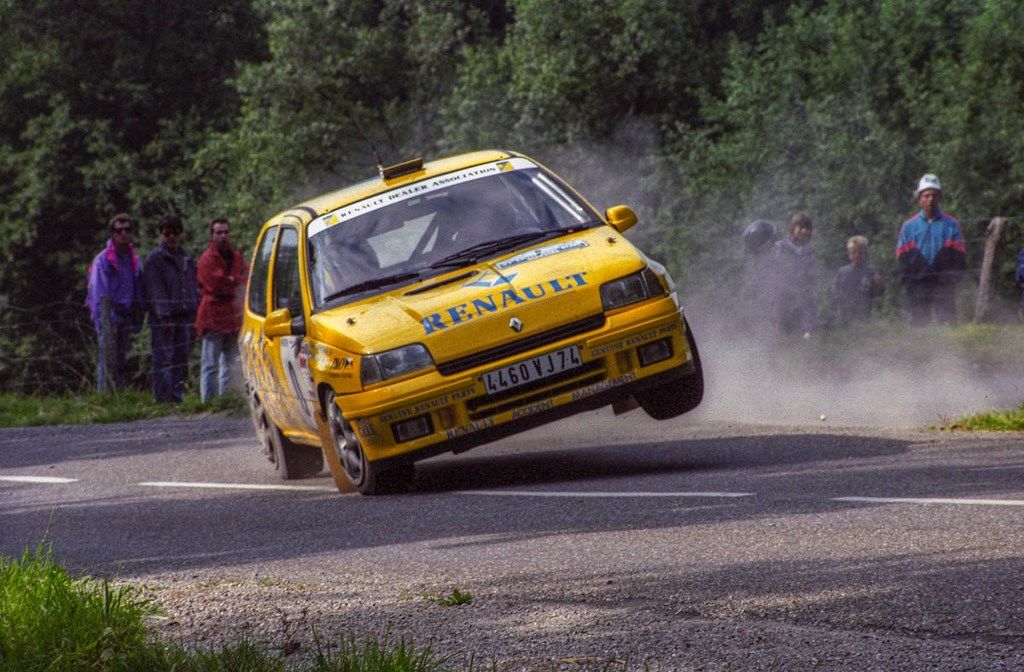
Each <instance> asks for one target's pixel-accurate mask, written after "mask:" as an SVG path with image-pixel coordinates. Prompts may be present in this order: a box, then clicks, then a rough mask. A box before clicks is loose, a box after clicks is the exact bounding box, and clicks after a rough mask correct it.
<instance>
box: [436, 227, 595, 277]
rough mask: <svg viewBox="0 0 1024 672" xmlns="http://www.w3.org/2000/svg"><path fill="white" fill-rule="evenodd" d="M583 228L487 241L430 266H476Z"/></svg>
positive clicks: (538, 232) (522, 234)
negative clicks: (518, 247)
mask: <svg viewBox="0 0 1024 672" xmlns="http://www.w3.org/2000/svg"><path fill="white" fill-rule="evenodd" d="M581 228H586V227H582V226H581V227H566V228H564V229H549V230H547V231H531V232H530V233H520V234H517V235H514V236H506V237H505V238H498V239H496V240H486V241H484V242H482V243H477V244H476V245H470V246H469V247H467V248H466V249H464V250H459V251H458V252H456V253H454V254H449V255H448V256H447V257H443V258H441V259H438V260H437V261H435V262H434V263H432V264H431V265H430V268H440V267H442V266H466V265H469V264H475V263H476V262H477V260H478V259H480V257H483V256H485V255H487V254H491V253H493V252H498V251H500V250H505V249H508V248H510V247H515V246H516V245H522V244H523V243H528V242H530V241H534V240H540V239H542V238H553V237H555V236H561V235H565V234H567V233H572V232H573V231H576V230H578V229H581Z"/></svg>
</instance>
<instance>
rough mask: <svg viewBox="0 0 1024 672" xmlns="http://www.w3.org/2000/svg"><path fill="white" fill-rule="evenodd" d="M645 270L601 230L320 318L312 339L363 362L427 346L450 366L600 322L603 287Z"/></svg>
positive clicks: (612, 234)
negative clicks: (364, 357) (363, 357)
mask: <svg viewBox="0 0 1024 672" xmlns="http://www.w3.org/2000/svg"><path fill="white" fill-rule="evenodd" d="M645 263H646V260H645V258H644V256H643V255H642V253H640V252H639V251H638V250H637V249H636V248H635V247H633V245H632V244H630V243H629V242H628V241H627V240H626V239H625V238H624V237H623V236H622V235H621V234H619V233H618V232H616V231H614V230H613V229H611V228H610V227H606V226H602V227H598V228H596V229H590V230H587V231H583V232H580V233H577V234H574V235H570V236H565V237H562V238H558V239H555V240H551V241H546V242H544V243H541V244H539V245H532V246H527V247H524V248H521V249H518V250H514V251H511V252H509V253H507V254H505V255H503V256H500V257H496V258H494V259H491V260H488V261H487V262H484V263H480V264H477V265H474V266H470V267H467V268H462V269H458V270H456V271H452V272H451V273H446V274H444V275H441V276H437V277H434V278H430V279H428V280H424V281H422V282H419V283H417V284H414V285H409V286H406V287H402V288H400V289H398V290H395V291H391V292H386V293H383V294H378V295H376V296H374V297H370V298H367V299H364V300H361V301H357V302H354V303H351V304H347V305H344V306H340V307H338V308H335V309H332V310H329V311H324V312H322V313H318V314H316V315H314V316H313V323H314V325H315V333H311V336H314V338H318V339H319V340H322V341H325V342H329V343H331V344H332V345H336V346H337V347H341V348H343V349H345V350H348V351H350V352H354V353H361V354H365V353H373V352H382V351H384V350H390V349H392V348H397V347H401V346H404V345H409V344H410V343H422V344H424V345H425V346H426V347H427V349H428V350H429V351H430V353H431V355H432V356H433V358H434V361H437V362H444V361H447V360H449V359H453V358H456V357H460V356H462V355H465V354H468V353H472V352H476V351H479V350H486V349H489V348H492V347H498V346H501V345H505V344H507V343H511V342H513V341H516V340H519V339H521V338H525V337H529V336H531V335H534V334H537V333H541V332H544V331H547V330H549V329H553V328H556V327H559V326H561V325H564V324H568V323H571V322H575V321H577V320H580V319H582V318H585V317H589V316H593V315H597V314H599V313H601V310H602V308H601V296H600V286H601V284H602V283H604V282H606V281H608V280H613V279H615V278H618V277H622V276H624V275H628V274H629V273H633V272H635V271H637V270H640V269H641V268H643V267H644V264H645Z"/></svg>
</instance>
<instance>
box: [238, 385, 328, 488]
mask: <svg viewBox="0 0 1024 672" xmlns="http://www.w3.org/2000/svg"><path fill="white" fill-rule="evenodd" d="M248 396H249V416H250V418H251V419H252V426H253V429H254V430H255V431H256V440H257V442H258V443H259V446H260V449H261V451H262V452H263V456H264V457H266V458H267V460H268V461H269V462H270V463H271V464H273V465H274V471H276V472H277V475H278V476H280V477H281V478H282V479H283V480H286V481H290V480H293V479H296V478H309V477H311V476H316V475H317V474H319V473H320V472H321V471H323V470H324V453H323V451H322V450H321V449H320V448H319V447H317V446H306V445H303V444H299V443H295V442H294V441H292V440H291V439H289V438H288V437H286V436H285V435H284V434H282V433H281V430H280V429H278V428H277V425H275V424H274V423H273V422H271V421H270V418H269V417H268V416H267V411H266V409H265V408H264V407H263V402H262V401H261V400H260V397H259V395H258V394H256V393H255V392H253V391H251V390H250V391H249V394H248Z"/></svg>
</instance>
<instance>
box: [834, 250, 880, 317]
mask: <svg viewBox="0 0 1024 672" xmlns="http://www.w3.org/2000/svg"><path fill="white" fill-rule="evenodd" d="M846 256H847V258H848V259H849V260H850V263H849V264H847V265H846V266H843V267H842V268H840V269H839V272H838V273H836V277H835V280H833V281H832V288H831V290H832V291H831V294H832V302H833V303H834V304H835V306H836V326H840V327H847V326H850V325H851V324H854V323H855V322H860V321H863V320H867V319H868V318H869V317H871V300H872V299H873V298H875V297H876V296H881V295H882V293H883V292H884V291H885V278H883V277H882V276H880V275H879V274H878V273H876V272H875V269H873V268H871V266H869V265H868V239H867V238H865V237H864V236H853V237H852V238H850V240H848V241H847V242H846Z"/></svg>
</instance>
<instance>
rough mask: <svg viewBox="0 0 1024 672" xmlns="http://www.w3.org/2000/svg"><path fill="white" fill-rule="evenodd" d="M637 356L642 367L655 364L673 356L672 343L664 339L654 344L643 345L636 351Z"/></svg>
mask: <svg viewBox="0 0 1024 672" xmlns="http://www.w3.org/2000/svg"><path fill="white" fill-rule="evenodd" d="M636 354H637V357H639V359H640V366H647V365H649V364H654V363H655V362H660V361H662V360H664V359H668V358H669V357H671V356H672V342H671V341H670V340H669V339H667V338H663V339H661V340H660V341H655V342H654V343H648V344H647V345H641V346H640V347H639V348H637V349H636Z"/></svg>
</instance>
